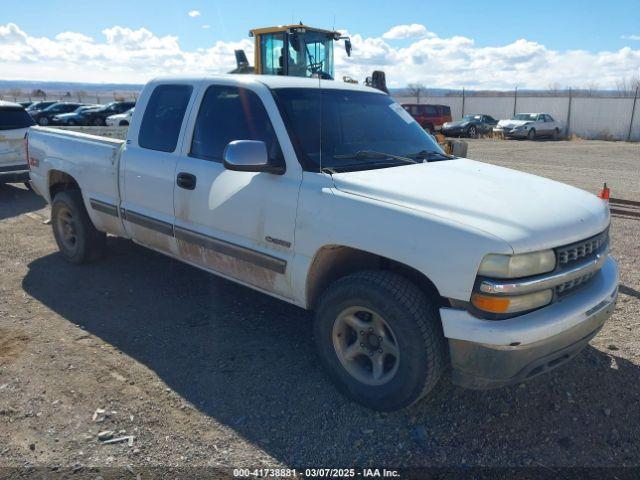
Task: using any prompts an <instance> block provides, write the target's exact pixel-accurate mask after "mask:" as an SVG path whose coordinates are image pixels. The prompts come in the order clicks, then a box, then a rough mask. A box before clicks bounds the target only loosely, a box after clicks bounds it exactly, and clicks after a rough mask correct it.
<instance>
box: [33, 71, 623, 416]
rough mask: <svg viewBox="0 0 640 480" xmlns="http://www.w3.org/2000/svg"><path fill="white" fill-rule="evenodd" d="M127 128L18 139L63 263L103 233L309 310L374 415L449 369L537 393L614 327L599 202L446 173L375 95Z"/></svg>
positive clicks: (174, 102) (273, 91) (98, 242)
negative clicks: (121, 136)
mask: <svg viewBox="0 0 640 480" xmlns="http://www.w3.org/2000/svg"><path fill="white" fill-rule="evenodd" d="M136 110H137V111H136V114H135V115H134V116H133V117H132V120H131V125H130V127H129V130H128V136H127V139H126V141H120V140H114V139H110V138H103V137H97V136H92V135H86V134H82V133H75V132H69V131H60V130H55V129H51V128H42V127H34V128H32V129H31V130H30V133H29V134H28V142H27V156H28V159H29V164H30V169H31V181H32V184H33V186H34V189H35V190H36V191H37V192H39V194H40V195H42V196H43V197H44V198H45V199H46V200H47V201H48V202H49V203H50V204H51V215H52V227H53V234H54V236H55V239H56V242H57V244H58V246H59V248H60V251H61V252H62V254H63V255H64V257H66V258H67V259H68V260H69V261H70V262H73V263H83V262H87V261H91V260H95V259H97V258H99V257H100V256H101V255H102V254H103V252H104V250H105V244H106V242H105V237H106V235H105V234H106V233H109V234H112V235H117V236H120V237H125V238H129V239H131V240H133V241H134V242H136V243H139V244H141V245H144V246H146V247H148V248H151V249H153V250H156V251H158V252H162V253H164V254H166V255H169V256H171V257H174V258H176V259H179V260H181V261H184V262H186V263H188V264H191V265H193V266H195V267H198V268H201V269H204V270H206V271H209V272H211V273H213V274H216V275H219V276H222V277H224V278H227V279H230V280H233V281H235V282H238V283H241V284H243V285H246V286H248V287H251V288H254V289H256V290H259V291H261V292H264V293H266V294H269V295H272V296H274V297H277V298H279V299H282V300H284V301H287V302H290V303H292V304H295V305H298V306H300V307H302V308H304V309H309V310H313V311H314V314H315V320H314V325H313V336H314V338H315V342H316V345H317V351H318V353H319V355H320V358H321V359H322V362H323V364H324V366H325V367H326V369H327V371H328V373H329V375H330V376H331V378H332V379H333V380H334V381H335V383H336V384H337V385H338V386H339V387H340V389H341V390H342V391H343V392H345V393H346V394H348V395H349V396H350V397H352V398H353V399H355V400H357V401H358V402H360V403H362V404H364V405H366V406H368V407H370V408H374V409H378V410H396V409H399V408H403V407H406V406H408V405H411V404H412V403H414V402H416V401H417V400H419V399H420V398H421V397H423V396H425V395H426V394H427V393H429V392H430V391H432V390H433V389H434V388H437V387H436V385H437V382H438V380H439V379H440V377H441V376H442V374H443V372H445V371H446V370H447V369H448V367H451V370H452V378H453V381H454V382H455V383H457V384H459V385H463V386H466V387H470V388H490V387H497V386H500V385H506V384H511V383H514V382H521V381H524V380H527V379H529V378H532V377H535V376H537V375H539V374H542V373H544V372H546V371H548V370H550V369H552V368H555V367H557V366H558V365H560V364H563V363H564V362H566V361H567V360H568V359H570V358H571V357H573V356H574V355H575V354H577V353H578V352H579V351H580V350H582V349H583V348H584V347H585V346H586V345H587V343H588V341H589V340H590V339H591V338H592V337H593V336H594V335H595V334H596V333H597V332H598V331H599V329H600V328H601V327H602V325H603V323H604V322H605V320H606V319H607V318H609V316H610V315H611V313H612V311H613V309H614V306H615V302H616V298H617V290H618V270H617V266H616V263H615V261H614V260H613V258H612V257H611V256H610V255H609V252H608V240H609V222H610V216H609V210H608V207H607V205H606V204H605V203H604V202H603V201H601V200H600V199H598V198H597V197H595V196H593V195H591V194H589V193H587V192H585V191H582V190H579V189H576V188H573V187H570V186H568V185H565V184H561V183H557V182H554V181H551V180H548V179H545V178H540V177H537V176H534V175H529V174H526V173H522V172H518V171H513V170H509V169H506V168H502V167H498V166H494V165H489V164H486V163H481V162H476V161H473V160H469V159H464V158H454V157H451V156H449V155H446V154H444V153H443V151H442V150H441V149H440V147H439V146H438V145H437V144H436V143H435V141H434V140H433V138H432V137H431V136H430V135H428V134H427V133H426V132H425V131H424V130H423V129H422V128H421V126H420V125H419V124H418V123H417V122H416V121H415V120H414V119H413V118H412V117H411V116H410V115H409V114H408V113H407V112H406V111H405V110H404V109H403V108H402V106H401V105H399V104H397V103H396V102H395V101H394V100H393V99H392V98H391V97H390V96H388V95H386V94H384V93H382V92H380V91H377V90H374V89H370V88H367V87H362V86H357V85H352V84H348V83H341V82H334V81H330V80H317V79H302V78H295V77H277V76H267V75H265V76H251V75H242V76H236V75H222V76H212V77H200V78H186V77H185V78H181V77H178V78H166V79H156V80H154V81H151V82H150V83H148V84H147V85H146V86H145V88H144V90H143V92H142V94H141V96H140V99H139V102H138V105H137V107H136ZM61 294H64V293H63V292H61ZM310 333H311V332H310Z"/></svg>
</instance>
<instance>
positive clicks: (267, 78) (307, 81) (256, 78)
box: [150, 74, 384, 94]
mask: <svg viewBox="0 0 640 480" xmlns="http://www.w3.org/2000/svg"><path fill="white" fill-rule="evenodd" d="M216 79H219V80H225V81H229V80H235V81H236V83H237V84H238V85H242V84H247V83H262V84H264V85H266V86H267V87H268V88H271V89H275V88H318V87H320V88H324V89H339V90H359V91H363V92H374V93H380V94H384V92H381V91H380V90H377V89H375V88H372V87H367V86H364V85H356V84H353V83H347V82H341V81H339V80H320V79H317V78H304V77H285V76H281V75H247V74H221V75H202V76H189V75H179V76H167V77H165V76H161V77H156V78H154V79H153V80H151V82H150V83H170V82H180V81H183V82H184V81H189V82H197V81H207V80H209V81H210V80H216Z"/></svg>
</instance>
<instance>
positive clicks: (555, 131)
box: [551, 128, 560, 140]
mask: <svg viewBox="0 0 640 480" xmlns="http://www.w3.org/2000/svg"><path fill="white" fill-rule="evenodd" d="M558 135H560V130H558V129H557V128H555V129H554V130H553V132H552V133H551V139H552V140H557V139H558Z"/></svg>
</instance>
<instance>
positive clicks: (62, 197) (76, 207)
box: [51, 190, 106, 264]
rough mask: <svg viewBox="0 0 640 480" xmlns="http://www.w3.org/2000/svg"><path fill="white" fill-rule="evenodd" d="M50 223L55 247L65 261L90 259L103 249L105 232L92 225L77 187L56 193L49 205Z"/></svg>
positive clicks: (102, 251)
mask: <svg viewBox="0 0 640 480" xmlns="http://www.w3.org/2000/svg"><path fill="white" fill-rule="evenodd" d="M51 225H52V226H53V235H54V237H55V239H56V243H57V244H58V248H59V249H60V252H61V253H62V255H63V256H64V257H65V258H66V259H67V260H68V261H69V262H71V263H75V264H81V263H87V262H91V261H93V260H97V259H98V258H100V257H101V256H102V254H103V253H104V249H105V244H106V235H105V234H104V233H103V232H100V231H98V230H96V228H95V227H94V226H93V223H92V222H91V219H90V218H89V215H88V214H87V211H86V210H85V208H84V203H83V202H82V195H81V194H80V191H78V190H66V191H63V192H59V193H58V194H56V196H55V198H54V199H53V203H52V205H51Z"/></svg>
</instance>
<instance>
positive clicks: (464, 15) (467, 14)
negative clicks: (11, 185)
mask: <svg viewBox="0 0 640 480" xmlns="http://www.w3.org/2000/svg"><path fill="white" fill-rule="evenodd" d="M1 3H2V4H3V8H2V9H1V12H0V23H6V22H9V21H11V22H14V23H16V24H18V25H19V26H20V27H21V28H23V29H24V30H27V31H29V32H30V33H32V34H39V35H46V36H54V35H55V34H57V33H60V32H61V31H65V30H73V31H77V32H80V33H84V34H86V35H89V36H99V34H100V32H101V30H103V29H104V28H107V27H111V26H113V25H123V26H128V27H131V28H139V27H146V28H148V29H149V30H151V31H153V32H154V33H156V34H158V35H178V36H179V38H180V42H181V45H182V46H183V47H185V48H188V49H195V48H198V47H206V46H207V45H208V44H209V43H210V42H211V40H227V41H228V40H238V39H240V38H242V37H243V36H246V34H247V32H248V30H249V28H252V27H258V26H267V25H271V24H282V23H289V22H290V21H291V19H292V18H293V19H294V21H295V22H296V23H297V22H298V21H299V20H302V21H304V22H305V23H308V24H311V25H316V26H320V27H331V26H332V25H333V23H334V18H335V26H336V28H346V29H348V30H349V31H350V32H357V33H360V34H361V35H363V36H367V37H373V36H379V35H382V34H383V33H384V32H385V31H387V30H388V29H389V28H390V27H392V26H393V25H399V24H411V23H420V24H423V25H425V26H426V27H427V28H428V29H429V30H431V31H434V32H436V33H437V34H438V35H440V36H443V37H448V36H453V35H464V36H466V37H470V38H473V39H474V40H475V41H476V45H478V46H487V45H496V44H504V43H508V42H511V41H514V40H517V39H519V38H526V39H528V40H533V41H537V42H541V43H543V44H544V45H545V46H547V47H548V48H552V49H559V50H567V49H587V50H591V51H599V50H615V49H618V48H621V47H623V46H625V45H629V44H630V43H632V42H630V41H629V40H625V39H623V38H622V37H623V36H627V35H634V34H635V35H640V1H638V0H618V1H608V2H589V1H564V0H555V1H549V0H535V1H534V2H523V1H519V2H518V1H508V2H504V1H480V2H479V1H468V0H458V1H453V2H443V1H441V0H440V1H428V0H427V1H425V0H422V1H416V0H407V1H394V2H390V1H388V0H387V1H368V2H366V4H365V2H357V1H351V2H349V1H344V0H342V1H334V0H323V1H321V2H308V1H306V2H300V1H299V0H297V1H290V0H284V1H265V0H259V1H258V0H235V1H211V0H209V1H206V0H192V1H153V0H135V1H134V0H129V1H124V0H109V1H105V2H100V3H98V2H91V1H86V0H84V1H79V0H65V1H60V0H31V1H28V2H26V4H28V5H29V8H24V7H25V2H24V1H20V2H19V1H13V0H2V2H1ZM12 4H14V5H15V6H16V7H15V8H12V7H11V5H12ZM276 5H277V6H276ZM301 5H304V10H303V9H301V8H300V6H301ZM191 10H198V11H199V12H200V13H201V16H200V17H197V18H195V19H194V18H191V17H189V16H188V15H187V12H188V11H191ZM35 12H38V13H37V14H36V13H35ZM201 25H211V28H210V29H209V30H208V31H204V30H202V29H199V28H198V26H201Z"/></svg>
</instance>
